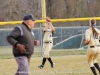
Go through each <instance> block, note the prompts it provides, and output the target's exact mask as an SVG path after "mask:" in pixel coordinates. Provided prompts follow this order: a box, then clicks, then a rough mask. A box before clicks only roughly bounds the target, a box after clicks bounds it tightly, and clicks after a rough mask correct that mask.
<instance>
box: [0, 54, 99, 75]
mask: <svg viewBox="0 0 100 75" xmlns="http://www.w3.org/2000/svg"><path fill="white" fill-rule="evenodd" d="M99 58H100V56H99V57H98V63H100V60H99ZM52 59H53V61H54V62H55V68H51V67H50V64H49V62H48V61H47V62H46V64H45V66H44V68H43V69H39V68H38V67H37V66H38V65H40V64H41V61H42V57H33V58H32V59H31V62H30V75H92V72H91V70H90V68H89V66H88V63H87V58H86V55H66V56H52ZM0 67H1V68H0V75H14V73H15V72H16V69H17V64H16V62H15V60H14V59H0ZM96 71H97V70H96ZM97 73H98V71H97Z"/></svg>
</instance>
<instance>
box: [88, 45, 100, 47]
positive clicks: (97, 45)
mask: <svg viewBox="0 0 100 75" xmlns="http://www.w3.org/2000/svg"><path fill="white" fill-rule="evenodd" d="M99 46H100V45H97V47H99ZM94 47H95V46H90V48H94Z"/></svg>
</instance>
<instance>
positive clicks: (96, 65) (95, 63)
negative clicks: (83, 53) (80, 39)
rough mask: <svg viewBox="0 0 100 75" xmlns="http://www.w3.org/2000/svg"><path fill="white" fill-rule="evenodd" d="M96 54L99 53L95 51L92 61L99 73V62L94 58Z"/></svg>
mask: <svg viewBox="0 0 100 75" xmlns="http://www.w3.org/2000/svg"><path fill="white" fill-rule="evenodd" d="M98 54H99V53H98V52H97V53H96V54H95V55H94V58H93V61H94V66H95V67H96V68H97V70H98V71H99V73H100V67H99V64H98V63H97V60H96V58H97V56H98Z"/></svg>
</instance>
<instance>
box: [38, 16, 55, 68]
mask: <svg viewBox="0 0 100 75" xmlns="http://www.w3.org/2000/svg"><path fill="white" fill-rule="evenodd" d="M45 19H46V26H45V28H44V38H43V50H44V54H43V60H42V65H40V66H38V67H39V68H40V69H41V68H43V67H44V64H45V62H46V59H48V61H49V62H50V64H51V67H52V68H54V63H53V62H52V59H51V58H50V56H49V52H50V50H51V49H52V46H53V37H52V34H53V33H54V32H55V28H54V27H53V25H52V23H51V21H50V18H49V17H46V18H45Z"/></svg>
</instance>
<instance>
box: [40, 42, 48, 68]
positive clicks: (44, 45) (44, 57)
mask: <svg viewBox="0 0 100 75" xmlns="http://www.w3.org/2000/svg"><path fill="white" fill-rule="evenodd" d="M46 47H47V45H46V44H43V50H44V54H43V59H42V64H41V65H39V66H38V68H40V69H42V68H43V67H44V65H45V62H46Z"/></svg>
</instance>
